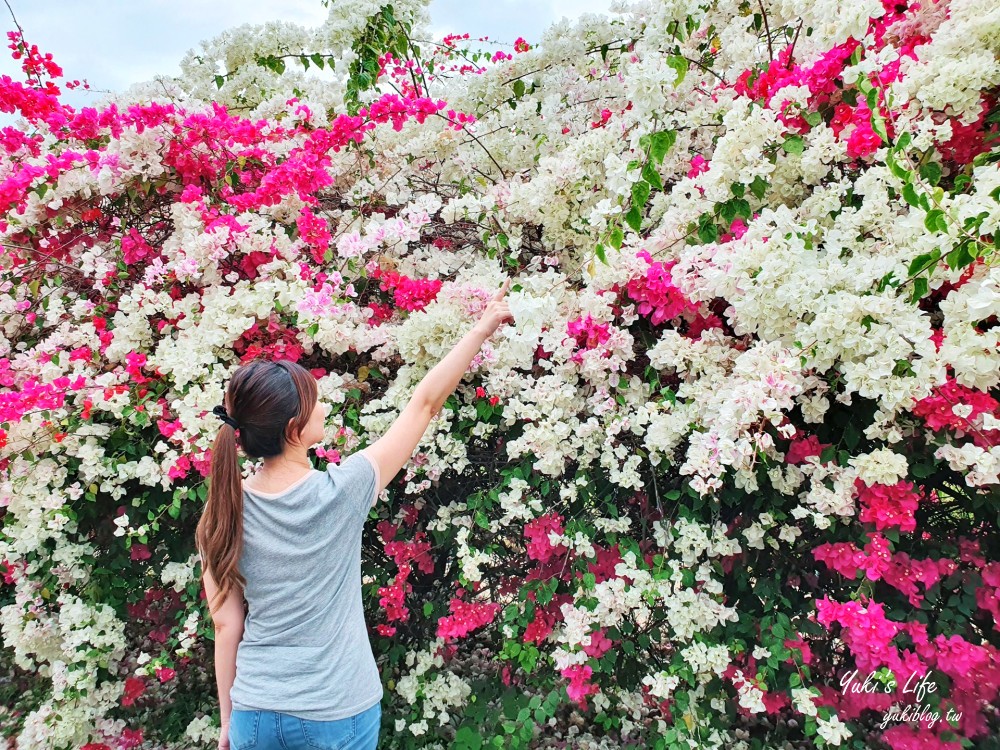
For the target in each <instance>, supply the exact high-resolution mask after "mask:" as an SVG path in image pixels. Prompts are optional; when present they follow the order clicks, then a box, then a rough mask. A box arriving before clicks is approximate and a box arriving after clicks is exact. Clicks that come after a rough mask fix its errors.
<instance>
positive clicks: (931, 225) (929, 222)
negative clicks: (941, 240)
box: [924, 208, 948, 232]
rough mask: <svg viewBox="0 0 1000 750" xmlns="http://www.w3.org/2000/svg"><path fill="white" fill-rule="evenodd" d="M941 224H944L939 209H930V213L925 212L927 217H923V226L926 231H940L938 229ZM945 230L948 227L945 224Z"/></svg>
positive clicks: (942, 214) (942, 215)
mask: <svg viewBox="0 0 1000 750" xmlns="http://www.w3.org/2000/svg"><path fill="white" fill-rule="evenodd" d="M942 223H945V218H944V211H942V210H941V209H940V208H932V209H931V210H930V211H928V212H927V216H925V217H924V226H925V227H927V229H928V231H931V232H936V231H941V230H939V229H938V227H939V226H940V225H941V224H942ZM947 229H948V226H947V223H945V226H944V231H947Z"/></svg>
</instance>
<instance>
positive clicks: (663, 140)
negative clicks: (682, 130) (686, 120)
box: [649, 130, 677, 164]
mask: <svg viewBox="0 0 1000 750" xmlns="http://www.w3.org/2000/svg"><path fill="white" fill-rule="evenodd" d="M676 140H677V133H675V132H674V131H673V130H661V131H659V132H658V133H653V134H652V136H650V149H649V156H650V158H651V159H652V160H653V161H655V162H656V163H657V164H659V163H660V162H662V161H663V157H664V156H666V155H667V152H668V151H669V150H670V149H671V147H673V145H674V142H675V141H676Z"/></svg>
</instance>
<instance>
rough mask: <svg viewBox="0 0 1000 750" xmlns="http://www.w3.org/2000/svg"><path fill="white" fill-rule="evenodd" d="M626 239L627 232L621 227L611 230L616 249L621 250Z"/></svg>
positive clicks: (612, 244)
mask: <svg viewBox="0 0 1000 750" xmlns="http://www.w3.org/2000/svg"><path fill="white" fill-rule="evenodd" d="M624 239H625V233H624V232H622V230H621V227H615V228H614V229H612V230H611V246H612V247H613V248H614V249H615V250H620V249H621V246H622V241H623V240H624Z"/></svg>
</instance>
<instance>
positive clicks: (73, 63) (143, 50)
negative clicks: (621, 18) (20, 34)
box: [0, 0, 611, 107]
mask: <svg viewBox="0 0 1000 750" xmlns="http://www.w3.org/2000/svg"><path fill="white" fill-rule="evenodd" d="M6 2H7V3H8V4H9V5H10V7H11V8H12V9H13V11H14V14H15V15H16V17H17V20H18V22H19V23H20V24H21V27H22V28H23V29H24V33H25V37H26V38H27V40H28V41H29V43H32V44H37V45H38V48H39V49H40V50H41V51H42V52H51V53H52V55H53V58H54V59H55V61H56V62H57V63H58V64H59V65H61V66H62V68H63V72H64V74H65V78H66V80H73V79H81V80H83V79H86V80H87V82H88V83H89V84H90V87H91V91H90V92H87V91H83V90H82V89H78V90H77V91H66V90H65V89H64V97H63V99H64V101H66V102H67V103H68V104H71V105H73V106H75V107H80V106H85V105H88V104H96V103H97V102H98V101H99V100H100V99H101V98H102V96H103V95H104V92H111V91H120V90H122V89H125V88H127V87H128V86H129V85H130V84H132V83H137V82H139V81H145V80H149V79H150V78H152V77H153V76H155V75H158V74H165V75H176V74H178V73H179V72H180V68H179V66H178V64H179V62H180V60H181V58H182V57H184V54H185V53H186V52H187V51H188V50H190V49H193V48H196V47H197V46H198V43H199V42H200V41H202V40H205V39H210V38H211V37H213V36H215V35H216V34H218V33H220V32H221V31H223V30H225V29H227V28H230V27H233V26H239V25H241V24H244V23H262V22H264V21H270V20H279V19H280V20H284V21H290V22H294V23H300V24H302V25H305V26H315V25H318V24H319V23H320V22H321V21H322V19H323V18H324V17H325V15H326V12H327V10H326V8H324V7H323V4H322V3H321V2H320V0H45V1H44V2H40V0H6ZM610 4H611V0H432V2H431V4H430V16H431V29H432V31H433V33H434V34H435V36H436V37H437V36H442V35H444V34H447V33H465V32H468V33H469V34H470V36H471V37H473V38H475V37H479V36H489V37H490V38H491V39H495V40H497V41H499V42H507V43H509V44H513V42H514V40H515V39H517V37H518V36H521V37H524V38H525V39H526V40H527V41H528V42H529V43H535V42H537V41H538V40H539V38H540V37H541V34H542V32H543V31H544V30H545V29H546V28H547V27H548V26H549V25H551V24H552V23H553V22H555V21H558V20H559V19H561V18H563V17H566V18H570V19H575V18H577V17H579V16H580V15H582V14H583V13H588V12H590V13H604V12H607V10H608V8H609V7H610ZM0 18H2V19H3V22H2V26H3V30H4V32H6V31H9V30H12V29H14V28H15V27H14V23H13V21H12V19H11V15H10V12H9V11H8V10H7V8H6V7H5V6H4V5H3V4H0ZM4 42H5V44H6V42H7V40H6V34H5V35H4ZM4 74H6V75H10V76H12V77H14V78H16V79H17V80H20V79H21V71H20V67H19V64H18V63H17V62H15V61H14V60H12V59H11V58H10V54H9V50H6V49H4V50H3V54H0V75H4ZM59 83H60V84H61V83H62V81H60V82H59Z"/></svg>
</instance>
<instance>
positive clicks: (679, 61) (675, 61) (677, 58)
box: [667, 55, 688, 88]
mask: <svg viewBox="0 0 1000 750" xmlns="http://www.w3.org/2000/svg"><path fill="white" fill-rule="evenodd" d="M667 66H668V67H671V68H673V69H674V70H676V71H677V80H676V81H674V88H677V87H678V86H680V85H681V84H682V83H683V82H684V77H685V76H686V75H687V72H688V61H687V58H686V57H683V56H681V55H669V56H668V57H667Z"/></svg>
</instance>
